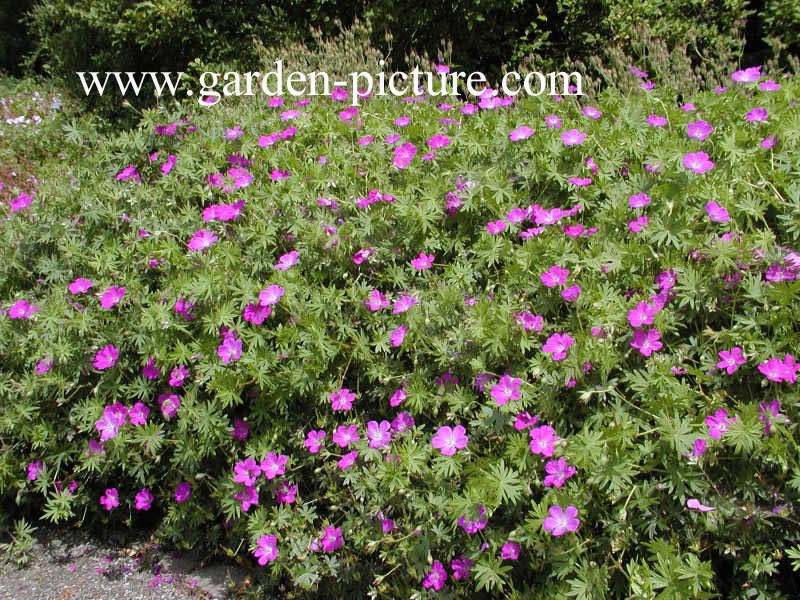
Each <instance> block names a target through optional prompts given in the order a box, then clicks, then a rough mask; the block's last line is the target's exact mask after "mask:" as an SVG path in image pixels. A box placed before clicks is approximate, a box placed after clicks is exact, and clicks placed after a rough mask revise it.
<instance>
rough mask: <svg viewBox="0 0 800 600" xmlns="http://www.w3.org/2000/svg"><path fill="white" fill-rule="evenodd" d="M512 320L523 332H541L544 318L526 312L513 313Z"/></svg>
mask: <svg viewBox="0 0 800 600" xmlns="http://www.w3.org/2000/svg"><path fill="white" fill-rule="evenodd" d="M514 320H515V321H516V323H517V324H518V325H519V326H520V327H522V328H523V329H524V330H525V331H541V330H542V328H543V327H544V317H542V316H541V315H534V314H533V313H530V312H527V311H522V312H516V313H514Z"/></svg>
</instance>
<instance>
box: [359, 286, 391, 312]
mask: <svg viewBox="0 0 800 600" xmlns="http://www.w3.org/2000/svg"><path fill="white" fill-rule="evenodd" d="M364 304H365V305H366V307H367V308H368V309H370V310H371V311H373V312H375V311H378V310H380V309H382V308H386V307H388V306H389V301H388V300H387V299H386V296H384V295H383V294H382V293H381V292H380V291H378V290H372V291H371V292H370V293H369V298H367V299H366V300H364Z"/></svg>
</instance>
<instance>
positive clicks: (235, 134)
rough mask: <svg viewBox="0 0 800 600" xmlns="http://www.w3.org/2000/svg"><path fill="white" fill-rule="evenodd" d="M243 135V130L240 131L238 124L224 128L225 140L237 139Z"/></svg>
mask: <svg viewBox="0 0 800 600" xmlns="http://www.w3.org/2000/svg"><path fill="white" fill-rule="evenodd" d="M243 135H244V131H242V128H241V127H239V126H238V125H236V126H234V127H229V128H228V129H226V130H225V139H226V140H235V139H238V138H240V137H242V136H243Z"/></svg>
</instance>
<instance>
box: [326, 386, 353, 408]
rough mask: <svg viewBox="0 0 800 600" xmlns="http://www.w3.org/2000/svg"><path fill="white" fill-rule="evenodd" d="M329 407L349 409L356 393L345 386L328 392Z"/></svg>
mask: <svg viewBox="0 0 800 600" xmlns="http://www.w3.org/2000/svg"><path fill="white" fill-rule="evenodd" d="M329 398H330V401H331V408H332V409H333V410H350V409H351V408H353V400H355V399H356V395H355V394H354V393H353V392H351V391H350V390H349V389H347V388H341V389H339V390H337V391H335V392H331V393H330V396H329Z"/></svg>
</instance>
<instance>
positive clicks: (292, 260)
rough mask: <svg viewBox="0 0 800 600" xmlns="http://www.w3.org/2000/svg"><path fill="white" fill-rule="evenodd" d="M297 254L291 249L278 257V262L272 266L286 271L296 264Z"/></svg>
mask: <svg viewBox="0 0 800 600" xmlns="http://www.w3.org/2000/svg"><path fill="white" fill-rule="evenodd" d="M298 255H299V253H298V252H297V250H292V251H291V252H287V253H286V254H284V255H282V256H281V257H280V258H279V259H278V262H277V263H276V264H274V265H272V266H273V267H274V268H275V269H277V270H278V271H288V270H289V269H291V268H292V267H293V266H295V265H296V264H297V261H298V258H297V257H298Z"/></svg>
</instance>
